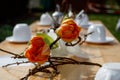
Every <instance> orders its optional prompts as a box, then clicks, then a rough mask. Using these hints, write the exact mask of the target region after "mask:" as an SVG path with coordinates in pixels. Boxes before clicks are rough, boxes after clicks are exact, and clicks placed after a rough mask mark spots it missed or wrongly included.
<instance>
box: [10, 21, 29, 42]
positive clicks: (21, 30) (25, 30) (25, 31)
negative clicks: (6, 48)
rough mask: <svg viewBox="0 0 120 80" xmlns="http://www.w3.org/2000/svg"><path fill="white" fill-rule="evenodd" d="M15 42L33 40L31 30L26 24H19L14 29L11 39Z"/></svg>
mask: <svg viewBox="0 0 120 80" xmlns="http://www.w3.org/2000/svg"><path fill="white" fill-rule="evenodd" d="M11 39H12V40H13V41H29V40H30V39H31V30H30V28H29V26H28V25H27V24H26V23H18V24H16V25H15V27H14V29H13V35H12V37H11Z"/></svg>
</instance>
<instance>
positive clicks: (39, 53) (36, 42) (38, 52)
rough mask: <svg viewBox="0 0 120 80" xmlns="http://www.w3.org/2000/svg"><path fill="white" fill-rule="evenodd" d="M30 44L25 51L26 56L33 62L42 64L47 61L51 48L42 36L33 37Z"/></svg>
mask: <svg viewBox="0 0 120 80" xmlns="http://www.w3.org/2000/svg"><path fill="white" fill-rule="evenodd" d="M30 43H31V44H30V46H29V47H28V49H27V50H26V51H25V57H27V58H28V60H29V61H31V62H38V63H40V64H42V63H44V62H46V61H47V60H48V57H49V55H50V48H49V46H48V45H47V44H46V43H45V42H44V40H43V38H42V37H40V36H36V37H33V38H32V40H31V41H30Z"/></svg>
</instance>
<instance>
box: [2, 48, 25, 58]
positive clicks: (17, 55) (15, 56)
mask: <svg viewBox="0 0 120 80" xmlns="http://www.w3.org/2000/svg"><path fill="white" fill-rule="evenodd" d="M0 51H3V52H6V53H8V54H11V55H14V57H13V58H25V57H24V56H21V55H19V54H15V53H13V52H10V51H7V50H4V49H1V48H0Z"/></svg>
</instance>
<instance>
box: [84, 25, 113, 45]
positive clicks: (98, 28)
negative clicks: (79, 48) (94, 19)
mask: <svg viewBox="0 0 120 80" xmlns="http://www.w3.org/2000/svg"><path fill="white" fill-rule="evenodd" d="M90 32H92V34H90V35H88V36H87V38H86V42H87V43H92V44H111V43H114V38H113V37H110V36H107V34H106V31H105V27H104V26H103V25H102V24H100V23H99V24H97V23H96V24H92V25H91V26H90V27H89V28H88V30H87V33H90Z"/></svg>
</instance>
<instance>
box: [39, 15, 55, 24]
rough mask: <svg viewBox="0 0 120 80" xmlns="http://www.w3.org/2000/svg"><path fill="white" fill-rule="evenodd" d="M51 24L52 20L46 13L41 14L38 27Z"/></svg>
mask: <svg viewBox="0 0 120 80" xmlns="http://www.w3.org/2000/svg"><path fill="white" fill-rule="evenodd" d="M52 23H53V20H52V18H51V17H50V15H49V14H48V13H43V14H42V15H41V17H40V25H51V24H52Z"/></svg>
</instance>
